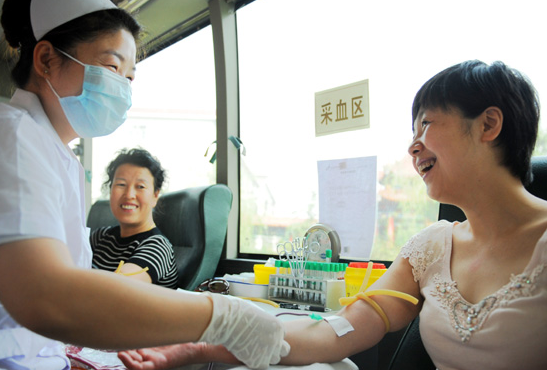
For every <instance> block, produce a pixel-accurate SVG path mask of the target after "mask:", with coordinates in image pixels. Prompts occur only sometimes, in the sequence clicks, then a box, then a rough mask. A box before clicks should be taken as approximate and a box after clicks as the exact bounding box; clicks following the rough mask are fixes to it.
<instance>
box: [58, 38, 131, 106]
mask: <svg viewBox="0 0 547 370" xmlns="http://www.w3.org/2000/svg"><path fill="white" fill-rule="evenodd" d="M64 51H65V52H68V51H66V50H64ZM68 53H69V54H71V55H72V56H73V57H74V58H76V59H78V60H79V61H80V62H82V63H84V64H90V65H95V66H99V67H104V68H106V69H108V70H110V71H112V72H114V73H117V74H119V75H120V76H122V77H124V78H127V79H128V80H129V81H132V80H133V79H134V78H135V65H136V54H137V47H136V45H135V39H134V38H133V35H131V33H129V32H128V31H127V30H123V29H122V30H119V31H117V32H115V33H111V34H106V35H104V36H102V37H100V38H98V39H97V40H95V41H93V42H90V43H81V44H78V46H77V47H76V48H75V50H74V51H72V52H68ZM63 61H64V62H63V68H62V72H63V73H60V74H59V75H57V80H55V79H53V78H52V79H51V83H52V84H53V86H54V87H55V90H56V91H57V93H58V94H59V96H61V97H64V96H77V95H80V94H81V92H82V85H83V79H84V68H83V66H82V65H80V64H78V63H76V62H74V61H71V60H68V59H67V58H66V57H65V58H64V59H63Z"/></svg>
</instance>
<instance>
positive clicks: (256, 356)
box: [200, 293, 290, 369]
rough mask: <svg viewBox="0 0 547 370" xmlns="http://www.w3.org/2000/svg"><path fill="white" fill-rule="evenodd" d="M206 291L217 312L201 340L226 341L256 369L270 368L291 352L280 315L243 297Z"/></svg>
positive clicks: (238, 355)
mask: <svg viewBox="0 0 547 370" xmlns="http://www.w3.org/2000/svg"><path fill="white" fill-rule="evenodd" d="M205 294H208V295H209V297H210V298H211V300H212V301H213V315H212V317H211V322H210V323H209V326H208V327H207V328H206V329H205V331H204V332H203V334H202V336H201V338H200V342H207V343H210V344H222V345H224V346H225V347H226V349H227V350H228V351H230V352H231V353H232V354H233V355H234V356H235V357H236V358H237V359H239V360H240V361H241V362H243V363H244V364H245V365H247V366H248V367H250V368H252V369H266V368H267V367H268V366H269V365H270V364H277V363H278V362H279V361H280V360H281V357H283V356H287V355H288V354H289V351H290V346H289V344H288V343H287V342H286V341H285V340H284V337H285V331H284V329H283V326H282V325H281V322H280V321H279V319H277V318H276V317H274V316H272V315H270V314H268V313H266V312H264V311H263V310H262V309H260V308H259V307H257V306H256V305H254V304H252V303H250V302H247V301H245V300H243V299H240V298H236V297H231V296H225V295H221V294H210V293H205Z"/></svg>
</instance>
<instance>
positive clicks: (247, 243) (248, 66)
mask: <svg viewBox="0 0 547 370" xmlns="http://www.w3.org/2000/svg"><path fill="white" fill-rule="evenodd" d="M542 7H544V5H543V3H542V2H524V3H523V2H516V1H501V2H500V1H493V0H492V1H480V2H477V1H473V0H462V1H457V2H454V1H453V2H438V1H411V2H409V1H396V2H381V1H380V2H378V1H362V0H344V1H326V0H300V1H291V0H275V1H274V0H259V1H255V2H253V3H251V4H249V5H248V6H247V7H244V8H242V9H240V10H239V11H238V13H237V24H238V53H239V77H240V106H241V113H240V117H241V121H240V128H241V139H242V140H243V142H244V143H245V146H246V149H247V155H246V156H245V157H242V158H241V214H240V220H241V221H240V222H241V224H240V253H241V255H252V254H275V246H276V244H277V243H278V242H279V241H281V240H289V239H291V238H293V237H299V236H300V237H301V236H303V235H304V232H305V230H306V229H307V228H308V227H309V226H311V225H312V224H313V223H315V222H317V221H318V218H319V214H318V194H317V192H318V190H317V189H318V183H317V181H318V180H317V164H316V163H317V161H318V160H325V159H340V158H352V157H366V156H376V157H377V170H378V174H377V220H376V231H375V236H374V247H373V251H372V259H375V260H393V259H394V257H395V256H396V255H397V253H398V252H399V249H400V247H401V246H402V245H403V244H404V242H405V241H406V240H408V239H409V237H411V236H412V235H413V234H415V233H416V232H418V231H419V230H421V229H423V228H424V227H425V226H427V225H428V224H430V223H432V222H434V221H436V220H437V217H438V203H436V202H434V201H432V200H430V199H429V198H427V196H426V192H425V188H424V185H423V183H422V181H421V179H420V178H419V177H418V176H417V175H416V174H415V172H414V170H413V168H412V165H411V161H410V156H409V155H408V154H407V147H408V144H409V143H410V141H411V138H412V130H411V127H412V122H411V105H412V101H413V98H414V94H415V93H416V92H417V90H418V89H419V88H420V86H421V84H422V83H423V82H424V81H426V80H427V79H429V78H430V77H432V76H433V74H435V73H436V72H438V71H440V70H443V69H444V68H446V67H448V66H450V65H453V64H456V63H459V62H461V61H464V60H468V59H480V60H483V61H485V62H488V63H489V62H493V61H495V60H501V61H503V62H505V63H507V64H508V65H510V66H513V67H515V68H517V69H519V70H521V71H523V72H525V73H527V74H528V76H529V77H530V79H531V80H532V82H533V83H534V84H535V86H536V88H537V89H538V91H539V93H540V97H541V96H542V94H541V92H542V91H546V92H545V94H547V86H545V84H546V83H547V72H546V71H545V68H544V65H545V62H544V55H546V50H545V48H546V46H545V42H544V39H543V38H544V35H545V34H547V24H546V23H545V22H544V20H543V15H544V14H545V12H544V11H542V10H543V9H541V8H542ZM493 9H495V16H493V13H492V10H493ZM364 79H368V80H369V94H370V122H371V123H370V128H369V129H364V130H359V131H352V132H346V133H338V134H333V135H329V136H324V137H315V131H314V94H315V93H316V92H319V91H323V90H327V89H330V88H334V87H337V86H341V85H346V84H349V83H353V82H357V81H361V80H364ZM544 105H545V104H544ZM541 127H542V130H541V132H540V139H539V141H538V143H539V144H538V148H537V150H536V153H535V154H536V155H540V154H547V145H546V137H547V134H546V125H545V123H543V124H542V125H541Z"/></svg>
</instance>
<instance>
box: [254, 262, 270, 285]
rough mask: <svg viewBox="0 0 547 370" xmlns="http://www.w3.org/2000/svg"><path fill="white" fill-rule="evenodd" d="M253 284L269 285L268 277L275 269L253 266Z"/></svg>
mask: <svg viewBox="0 0 547 370" xmlns="http://www.w3.org/2000/svg"><path fill="white" fill-rule="evenodd" d="M253 270H254V273H255V284H269V283H270V275H272V274H274V275H275V273H276V268H275V267H271V266H266V265H254V267H253Z"/></svg>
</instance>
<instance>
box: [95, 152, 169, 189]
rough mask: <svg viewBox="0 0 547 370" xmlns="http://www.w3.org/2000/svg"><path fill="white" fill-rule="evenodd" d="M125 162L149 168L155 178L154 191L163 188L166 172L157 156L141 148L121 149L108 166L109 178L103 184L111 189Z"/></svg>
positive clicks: (107, 173)
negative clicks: (115, 176) (119, 169)
mask: <svg viewBox="0 0 547 370" xmlns="http://www.w3.org/2000/svg"><path fill="white" fill-rule="evenodd" d="M123 164H133V165H135V166H138V167H144V168H148V170H149V171H150V173H151V174H152V177H153V178H154V192H158V191H160V190H161V187H162V186H163V182H164V181H165V178H166V172H165V170H164V169H163V167H162V166H161V163H160V161H159V160H158V159H157V158H155V157H153V156H152V155H151V154H150V153H149V152H148V151H147V150H145V149H140V148H134V149H129V150H127V149H122V150H120V152H119V154H118V156H117V157H116V158H115V159H114V160H113V161H112V162H110V164H109V165H108V167H107V168H106V175H107V177H108V179H107V180H106V181H105V182H104V184H103V187H104V188H108V189H110V188H111V187H112V181H113V180H114V175H115V173H116V170H117V169H118V167H120V166H121V165H123Z"/></svg>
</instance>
